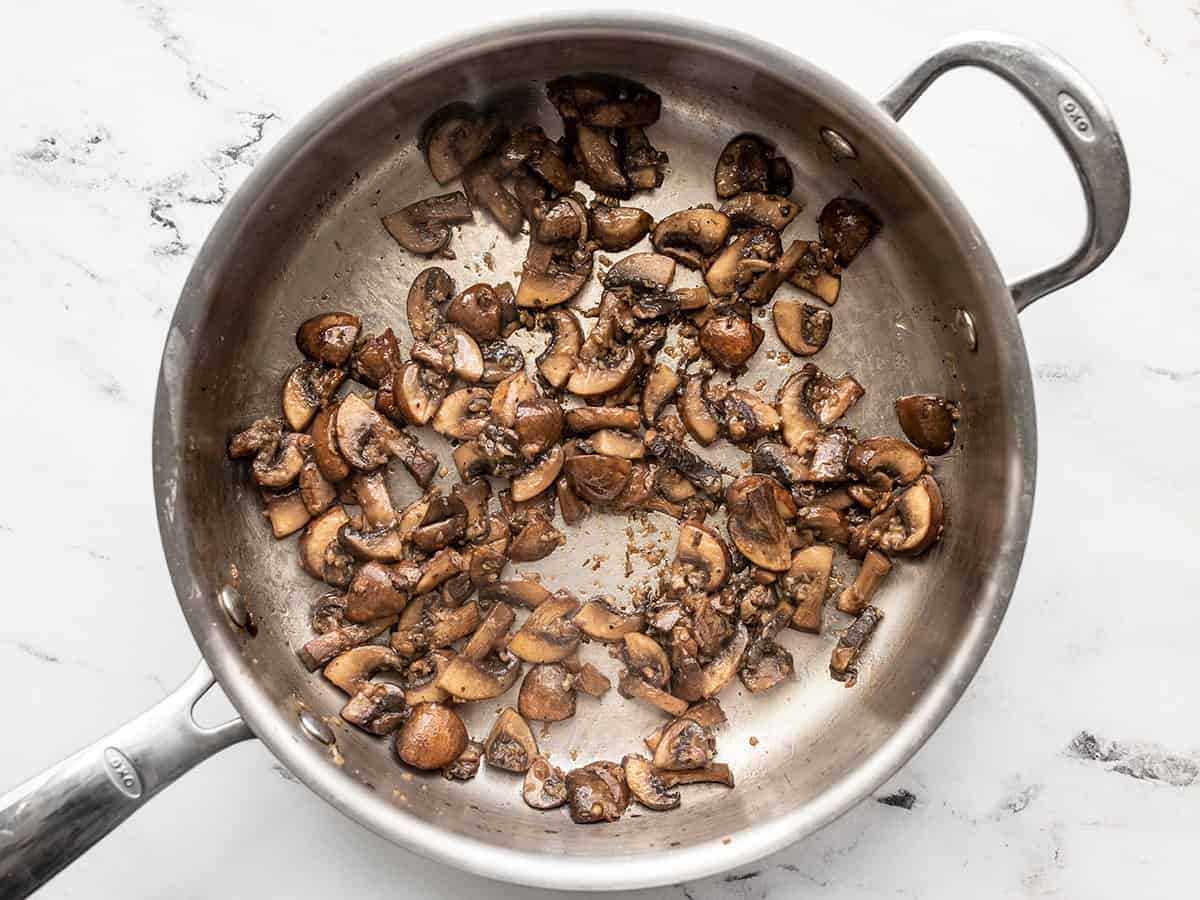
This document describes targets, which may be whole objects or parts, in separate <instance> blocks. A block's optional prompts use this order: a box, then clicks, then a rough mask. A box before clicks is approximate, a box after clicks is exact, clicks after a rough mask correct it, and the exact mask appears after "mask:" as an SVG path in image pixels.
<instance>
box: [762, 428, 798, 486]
mask: <svg viewBox="0 0 1200 900" xmlns="http://www.w3.org/2000/svg"><path fill="white" fill-rule="evenodd" d="M782 421H783V420H782V418H781V419H780V422H781V424H782ZM751 465H752V466H753V468H754V471H755V472H757V473H759V474H761V475H770V476H771V477H772V478H774V479H775V480H776V481H778V482H779V483H780V484H782V485H784V486H785V487H793V486H795V485H797V484H801V483H804V482H807V481H808V477H809V472H808V464H807V463H805V461H804V457H802V456H801V455H800V454H799V453H795V452H793V451H792V450H789V449H788V447H787V446H786V445H785V444H775V443H770V442H767V443H762V444H759V445H758V446H757V447H755V448H754V453H753V455H752V457H751Z"/></svg>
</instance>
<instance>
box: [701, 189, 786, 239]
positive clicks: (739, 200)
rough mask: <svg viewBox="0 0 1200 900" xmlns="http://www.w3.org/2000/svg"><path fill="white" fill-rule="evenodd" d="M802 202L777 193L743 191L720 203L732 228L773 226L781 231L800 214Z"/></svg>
mask: <svg viewBox="0 0 1200 900" xmlns="http://www.w3.org/2000/svg"><path fill="white" fill-rule="evenodd" d="M803 208H804V204H802V203H799V202H797V201H795V200H789V199H788V198H787V197H781V196H779V195H778V194H767V193H764V192H762V191H745V192H743V193H739V194H737V195H736V196H734V197H731V198H729V199H728V200H726V201H725V202H724V203H722V204H721V212H723V213H725V215H727V216H728V217H729V221H730V222H732V223H733V227H734V228H773V229H775V231H779V232H782V231H783V229H785V228H787V226H788V225H790V224H791V222H792V220H793V219H794V218H796V216H797V215H799V214H800V212H801V210H802V209H803Z"/></svg>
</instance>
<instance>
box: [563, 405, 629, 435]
mask: <svg viewBox="0 0 1200 900" xmlns="http://www.w3.org/2000/svg"><path fill="white" fill-rule="evenodd" d="M639 424H640V423H639V419H638V412H637V410H636V409H633V408H631V407H628V406H578V407H576V408H575V409H569V410H567V414H566V425H567V430H568V431H569V432H571V433H572V434H591V433H592V432H593V431H600V430H601V429H605V428H617V429H620V430H622V431H637V429H638V425H639Z"/></svg>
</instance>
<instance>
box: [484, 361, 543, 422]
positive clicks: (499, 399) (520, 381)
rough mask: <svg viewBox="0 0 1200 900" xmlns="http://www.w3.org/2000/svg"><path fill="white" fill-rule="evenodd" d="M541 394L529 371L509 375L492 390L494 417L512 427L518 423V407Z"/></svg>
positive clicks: (496, 420)
mask: <svg viewBox="0 0 1200 900" xmlns="http://www.w3.org/2000/svg"><path fill="white" fill-rule="evenodd" d="M539 396H540V392H539V391H538V387H537V385H536V384H534V382H533V379H532V378H530V377H529V375H528V374H527V373H525V372H516V373H514V374H512V375H509V376H508V377H507V378H505V379H504V380H503V381H501V382H500V383H499V384H497V385H496V388H495V390H494V391H493V392H492V407H491V411H492V419H493V420H494V421H495V422H496V423H497V424H499V425H503V426H504V427H505V428H512V427H514V426H515V425H516V424H517V408H518V407H519V406H520V405H521V404H522V403H525V402H527V401H530V400H536V399H538V397H539Z"/></svg>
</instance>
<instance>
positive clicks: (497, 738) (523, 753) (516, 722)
mask: <svg viewBox="0 0 1200 900" xmlns="http://www.w3.org/2000/svg"><path fill="white" fill-rule="evenodd" d="M483 752H484V756H485V757H486V758H487V761H488V765H489V766H495V767H496V768H497V769H504V770H505V771H507V772H525V771H527V770H528V769H529V767H530V766H531V765H532V764H533V761H534V760H535V759H537V758H538V745H537V740H536V739H535V738H534V736H533V732H532V731H530V730H529V724H528V723H527V722H526V721H525V720H524V719H523V718H521V714H520V713H518V712H517V711H516V710H515V709H513V708H512V707H511V706H506V707H505V708H504V709H503V710H501V711H500V715H499V716H497V717H496V722H495V724H494V725H492V730H491V732H490V733H489V734H488V736H487V740H486V741H484V742H483Z"/></svg>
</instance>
